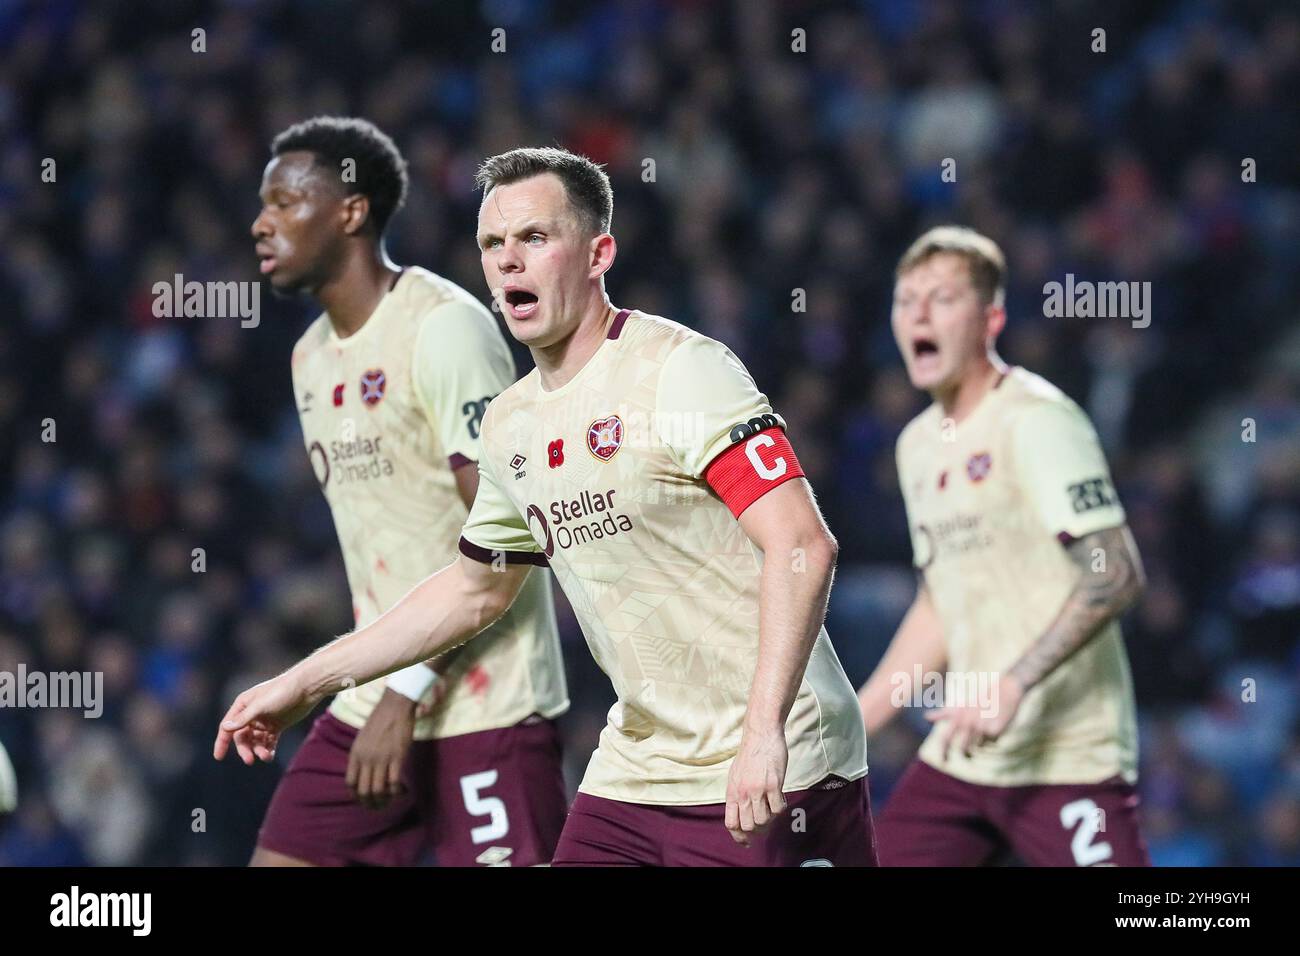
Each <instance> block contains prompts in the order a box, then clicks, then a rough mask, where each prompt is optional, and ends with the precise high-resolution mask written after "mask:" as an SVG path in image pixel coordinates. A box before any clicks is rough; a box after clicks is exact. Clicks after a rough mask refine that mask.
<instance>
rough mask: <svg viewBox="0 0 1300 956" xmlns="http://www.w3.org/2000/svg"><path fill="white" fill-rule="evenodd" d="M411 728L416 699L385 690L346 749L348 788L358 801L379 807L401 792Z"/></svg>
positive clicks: (374, 807)
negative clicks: (347, 749)
mask: <svg viewBox="0 0 1300 956" xmlns="http://www.w3.org/2000/svg"><path fill="white" fill-rule="evenodd" d="M414 730H415V701H413V700H411V699H410V698H409V697H404V696H402V695H401V694H399V693H398V692H397V691H395V690H392V689H389V690H385V691H384V696H383V697H381V698H380V699H379V703H378V704H376V705H375V709H374V710H373V711H372V712H371V714H370V717H369V719H367V720H366V724H365V726H364V727H362V728H361V732H360V733H358V734H357V738H356V740H354V741H352V749H351V750H349V751H348V774H347V780H348V787H349V788H350V789H351V790H352V796H354V797H355V798H356V799H357V802H358V803H361V804H362V805H364V806H367V807H370V808H371V809H373V810H378V809H380V808H381V807H383V806H384V805H386V804H387V803H388V801H389V800H390V799H391V798H393V797H396V796H398V795H400V794H401V793H402V791H403V790H404V789H405V787H404V786H403V784H402V767H403V765H404V764H405V763H406V755H407V753H408V752H409V751H410V749H411V734H412V732H413V731H414Z"/></svg>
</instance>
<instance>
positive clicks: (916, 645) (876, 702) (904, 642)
mask: <svg viewBox="0 0 1300 956" xmlns="http://www.w3.org/2000/svg"><path fill="white" fill-rule="evenodd" d="M947 663H948V649H947V646H946V645H945V644H944V641H943V628H942V626H941V624H940V622H939V614H938V612H937V611H936V610H935V608H934V601H933V600H932V599H931V597H930V592H929V590H928V589H927V588H926V586H925V582H924V581H921V582H920V584H919V586H918V587H917V589H916V597H915V598H913V600H912V606H911V607H910V608H908V610H907V614H905V615H904V616H903V620H902V623H900V624H899V625H898V630H897V631H896V632H895V633H894V639H893V640H892V641H890V642H889V647H888V648H887V649H886V651H885V654H884V656H883V657H882V658H881V659H880V663H879V664H877V665H876V669H875V670H874V671H872V673H871V676H870V677H869V678H867V682H866V683H865V684H863V685H862V688H861V689H860V690H859V691H858V702H859V703H860V704H861V706H862V719H863V720H864V722H865V723H866V727H867V737H868V738H870V736H871V735H872V734H874V733H875V732H876V731H878V730H880V729H881V728H883V727H885V726H886V725H888V724H889V722H890V721H891V720H893V719H894V718H895V717H896V716H897V715H898V710H899V708H898V705H897V701H898V700H899V699H900V698H901V699H903V700H907V701H910V700H912V677H913V674H914V673H915V671H916V669H917V668H918V667H919V668H920V670H921V674H922V675H923V678H922V679H924V675H926V674H931V673H936V672H938V671H941V670H942V669H943V668H944V666H945V665H946V664H947Z"/></svg>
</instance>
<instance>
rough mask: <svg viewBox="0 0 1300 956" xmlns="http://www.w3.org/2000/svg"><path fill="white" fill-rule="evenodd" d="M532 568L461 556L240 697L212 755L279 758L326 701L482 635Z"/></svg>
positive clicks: (247, 759)
mask: <svg viewBox="0 0 1300 956" xmlns="http://www.w3.org/2000/svg"><path fill="white" fill-rule="evenodd" d="M528 570H529V566H528V565H516V564H502V565H500V568H499V570H498V568H497V566H494V565H489V564H484V563H481V562H478V561H474V560H471V559H469V558H466V557H464V556H463V555H462V556H460V557H458V558H457V559H456V560H455V561H453V562H452V563H451V564H449V565H448V566H447V567H445V568H443V569H442V570H441V571H438V572H436V573H435V574H432V575H430V576H429V577H428V578H426V579H425V580H424V581H423V582H422V583H420V584H418V585H417V586H416V587H415V588H413V589H412V590H411V592H410V593H409V594H407V595H406V597H404V598H402V600H400V601H399V602H397V604H395V605H394V606H393V607H392V608H390V609H389V610H388V611H387V613H385V614H383V615H382V616H381V617H379V618H377V619H376V620H375V621H373V622H372V623H370V624H368V625H366V626H365V627H363V628H360V629H359V630H356V631H353V632H352V633H351V634H348V635H345V636H344V637H340V638H339V639H338V640H336V641H334V642H332V643H330V644H327V645H325V646H324V647H322V648H321V649H320V650H318V651H316V652H315V653H314V654H312V655H311V656H310V657H308V658H306V659H305V660H302V661H300V662H299V663H297V664H295V665H294V666H293V667H291V668H290V669H289V670H287V671H285V672H284V673H283V674H281V675H280V676H279V677H275V678H272V679H271V680H269V681H264V682H263V683H261V684H258V685H257V686H256V687H252V688H250V689H248V690H246V691H244V692H243V693H242V694H240V695H239V696H238V697H237V698H235V702H234V704H232V705H231V707H230V710H229V711H228V712H227V714H226V716H225V718H224V719H223V720H222V722H221V727H220V730H219V731H218V733H217V739H216V743H215V744H214V746H213V750H212V753H213V756H214V757H216V758H217V759H218V760H220V759H222V758H223V757H224V756H225V755H226V752H227V751H228V750H229V749H230V745H231V744H232V743H233V744H234V745H235V749H236V750H237V751H238V753H239V756H240V758H241V759H242V760H243V761H244V763H246V764H251V763H253V761H254V760H255V759H261V760H272V759H274V757H275V748H276V745H277V744H278V742H279V738H280V734H281V733H283V732H284V730H285V729H286V728H287V727H290V726H292V725H293V724H294V723H296V722H297V721H299V720H301V719H302V718H303V717H305V716H306V715H307V714H308V713H310V712H311V709H312V708H313V707H314V706H315V705H316V704H317V703H318V702H319V701H320V700H321V699H323V698H324V697H326V696H328V695H329V694H333V693H337V692H338V691H339V690H342V689H343V688H344V687H349V686H355V685H358V684H364V683H366V682H367V681H371V680H374V679H375V678H376V677H381V676H383V675H384V674H388V673H391V672H393V671H395V670H398V669H399V668H402V667H406V666H408V665H410V664H414V663H416V662H418V661H423V660H426V659H428V658H430V657H433V656H435V655H437V654H441V653H442V652H444V651H446V650H448V649H450V648H452V647H455V646H456V645H457V644H461V643H463V642H465V641H467V640H469V639H470V638H471V637H473V636H474V635H475V634H477V633H478V632H479V631H481V630H483V629H484V628H485V627H487V626H488V625H489V624H491V623H492V622H493V621H495V620H496V619H497V618H499V617H500V616H501V615H502V614H504V613H505V612H506V611H507V609H509V607H510V604H511V603H512V602H513V601H514V599H515V596H516V595H517V594H518V593H519V589H520V588H521V587H522V586H523V583H524V579H525V577H526V576H527V574H528Z"/></svg>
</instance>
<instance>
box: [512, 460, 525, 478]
mask: <svg viewBox="0 0 1300 956" xmlns="http://www.w3.org/2000/svg"><path fill="white" fill-rule="evenodd" d="M527 460H528V459H527V458H525V457H524V456H523V455H515V457H514V458H511V459H510V467H511V468H513V469H514V470H515V480H516V481H518V480H519V479H520V478H522V477H523V476H524V475H526V474H528V472H526V471H524V470H523V469H524V462H526V461H527Z"/></svg>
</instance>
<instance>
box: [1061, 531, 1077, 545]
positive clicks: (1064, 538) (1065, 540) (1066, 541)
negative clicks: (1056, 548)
mask: <svg viewBox="0 0 1300 956" xmlns="http://www.w3.org/2000/svg"><path fill="white" fill-rule="evenodd" d="M1056 540H1057V541H1059V542H1061V544H1063V545H1065V547H1067V548H1068V547H1069V546H1070V545H1072V544H1074V542H1076V541H1078V540H1079V539H1078V538H1076V537H1075V536H1074V535H1072V534H1070V532H1068V531H1058V532H1056Z"/></svg>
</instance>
